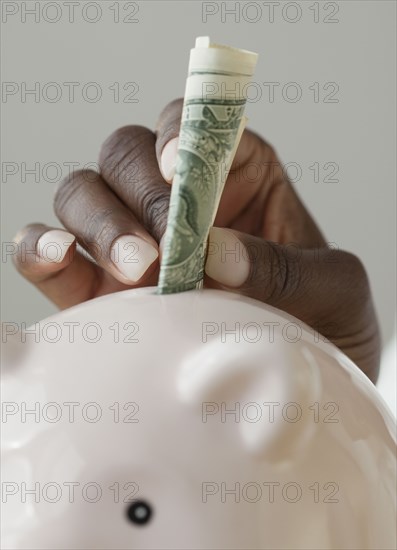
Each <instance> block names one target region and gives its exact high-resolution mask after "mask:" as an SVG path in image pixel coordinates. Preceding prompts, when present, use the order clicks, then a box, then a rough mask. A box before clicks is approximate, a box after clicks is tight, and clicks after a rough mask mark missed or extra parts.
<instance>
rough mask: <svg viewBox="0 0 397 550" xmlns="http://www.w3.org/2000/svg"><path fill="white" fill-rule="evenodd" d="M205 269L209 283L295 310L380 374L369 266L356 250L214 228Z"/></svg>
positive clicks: (366, 369)
mask: <svg viewBox="0 0 397 550" xmlns="http://www.w3.org/2000/svg"><path fill="white" fill-rule="evenodd" d="M205 272H206V275H207V277H209V279H208V278H207V281H206V282H207V286H212V287H216V288H221V289H225V290H230V291H232V292H237V293H239V294H243V295H245V296H249V297H251V298H255V299H257V300H260V301H262V302H266V303H267V304H269V305H272V306H274V307H277V308H279V309H281V310H283V311H286V312H287V313H289V314H291V315H294V316H295V317H297V318H298V319H301V320H302V321H303V322H304V323H306V324H307V325H309V326H311V327H312V328H314V329H315V330H317V331H318V332H320V333H321V334H323V335H324V336H326V337H327V338H328V339H330V340H331V341H332V342H333V343H335V344H336V345H337V346H338V347H340V348H342V349H343V350H344V351H345V353H347V354H348V355H350V357H351V358H352V359H353V360H354V361H355V362H356V363H357V364H358V365H359V366H360V368H362V370H363V371H364V372H366V374H368V375H371V377H372V379H374V378H376V375H377V369H378V368H379V356H378V355H379V345H378V344H377V345H374V342H377V341H378V340H379V334H378V329H377V324H376V322H374V320H375V319H376V316H375V313H374V310H373V304H372V299H371V293H370V289H369V284H368V279H367V276H366V273H365V269H364V268H363V266H362V264H361V262H360V261H359V260H358V258H356V257H355V256H354V255H352V254H349V253H347V252H344V251H339V250H330V249H329V248H326V247H321V248H318V249H301V248H298V247H297V245H296V244H295V243H291V246H289V245H278V244H276V243H271V242H269V241H265V240H263V239H260V238H257V237H253V236H251V235H248V234H245V233H240V232H237V231H233V230H229V229H220V228H212V229H211V231H210V238H209V245H208V255H207V260H206V266H205ZM357 339H358V340H359V342H360V346H357V344H356V342H357Z"/></svg>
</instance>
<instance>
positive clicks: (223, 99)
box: [157, 37, 258, 294]
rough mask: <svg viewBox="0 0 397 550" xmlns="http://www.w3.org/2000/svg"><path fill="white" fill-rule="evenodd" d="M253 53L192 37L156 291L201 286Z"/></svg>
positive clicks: (240, 121)
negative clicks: (208, 244)
mask: <svg viewBox="0 0 397 550" xmlns="http://www.w3.org/2000/svg"><path fill="white" fill-rule="evenodd" d="M257 57H258V56H257V54H256V53H253V52H248V51H245V50H239V49H236V48H230V47H228V46H221V45H218V44H211V42H210V39H209V38H208V37H199V38H197V39H196V45H195V48H193V49H192V50H191V52H190V61H189V71H188V77H187V81H186V89H185V97H184V103H183V111H182V120H181V128H180V133H179V143H178V151H177V158H176V173H175V176H174V179H173V183H172V190H171V198H170V207H169V213H168V221H167V228H166V232H165V236H164V241H163V253H162V259H161V266H160V276H159V283H158V289H157V290H158V293H160V294H171V293H174V292H183V291H185V290H192V289H195V288H201V287H202V284H203V278H204V261H205V255H206V248H207V240H208V234H209V230H210V227H211V226H212V225H213V223H214V219H215V215H216V211H217V209H218V205H219V200H220V197H221V194H222V191H223V187H224V184H225V181H226V178H227V175H228V173H229V170H230V167H231V164H232V162H233V157H234V155H235V152H236V150H237V147H238V144H239V141H240V137H241V135H242V133H243V131H244V127H245V123H246V119H245V117H244V107H245V103H246V99H247V90H248V87H249V84H250V82H251V79H252V76H253V74H254V70H255V65H256V62H257Z"/></svg>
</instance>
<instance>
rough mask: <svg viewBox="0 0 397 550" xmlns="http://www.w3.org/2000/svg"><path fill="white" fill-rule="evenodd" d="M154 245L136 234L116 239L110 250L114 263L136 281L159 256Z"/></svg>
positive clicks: (124, 273)
mask: <svg viewBox="0 0 397 550" xmlns="http://www.w3.org/2000/svg"><path fill="white" fill-rule="evenodd" d="M158 255H159V253H158V251H157V250H156V248H154V246H152V245H151V244H149V243H148V242H147V241H145V240H144V239H141V238H140V237H137V236H136V235H123V236H122V237H119V238H118V239H116V241H115V242H114V243H113V246H112V248H111V250H110V257H111V259H112V262H113V264H114V265H115V266H116V268H117V269H118V270H119V271H120V273H121V274H122V275H123V276H124V277H125V278H126V279H128V280H129V281H131V282H133V283H136V282H137V281H139V279H140V278H141V277H142V275H143V274H144V273H145V272H146V271H147V269H148V268H149V267H150V266H151V265H152V263H153V262H154V261H155V260H156V259H157V258H158Z"/></svg>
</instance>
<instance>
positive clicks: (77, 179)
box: [54, 170, 96, 220]
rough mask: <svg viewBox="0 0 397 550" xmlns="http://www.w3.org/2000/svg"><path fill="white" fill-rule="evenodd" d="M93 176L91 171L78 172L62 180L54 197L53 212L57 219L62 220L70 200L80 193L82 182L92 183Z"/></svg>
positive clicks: (94, 174) (93, 173)
mask: <svg viewBox="0 0 397 550" xmlns="http://www.w3.org/2000/svg"><path fill="white" fill-rule="evenodd" d="M95 176H96V173H95V172H94V171H93V170H78V171H75V172H72V173H71V174H69V175H68V176H66V177H65V178H63V180H62V181H61V182H60V184H59V186H58V188H57V190H56V192H55V196H54V210H55V213H56V215H57V216H58V218H59V219H61V220H62V218H64V216H65V212H66V211H67V209H68V207H69V205H70V203H71V200H72V199H74V198H75V197H76V195H77V196H78V194H79V193H80V192H81V189H82V185H83V184H84V182H87V183H88V182H89V181H90V180H91V181H93V178H94V177H95Z"/></svg>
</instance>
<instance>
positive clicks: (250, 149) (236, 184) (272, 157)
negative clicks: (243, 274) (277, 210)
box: [156, 99, 282, 230]
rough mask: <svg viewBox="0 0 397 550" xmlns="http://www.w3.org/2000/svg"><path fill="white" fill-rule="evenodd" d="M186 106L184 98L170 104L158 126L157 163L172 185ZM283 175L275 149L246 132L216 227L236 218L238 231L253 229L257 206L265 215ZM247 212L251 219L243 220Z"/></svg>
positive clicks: (229, 224) (226, 187) (229, 178)
mask: <svg viewBox="0 0 397 550" xmlns="http://www.w3.org/2000/svg"><path fill="white" fill-rule="evenodd" d="M182 107H183V100H182V99H176V100H174V101H172V102H171V103H169V104H168V105H167V106H166V107H165V108H164V109H163V111H162V112H161V114H160V117H159V119H158V121H157V126H156V137H157V139H156V156H157V162H158V164H159V167H160V171H161V173H162V176H163V178H164V179H165V180H166V181H167V182H168V183H172V180H173V177H174V175H175V169H176V156H177V148H178V141H179V131H180V124H181V116H182ZM281 176H282V167H281V165H280V162H278V160H277V155H276V153H275V151H274V149H273V148H272V147H271V146H270V145H269V144H268V143H266V142H265V141H264V140H263V139H262V138H260V137H259V136H258V135H256V134H255V133H254V132H252V131H250V130H245V131H244V132H243V135H242V137H241V140H240V143H239V146H238V148H237V151H236V154H235V157H234V159H233V162H232V166H231V168H230V171H229V174H228V177H227V181H226V184H225V188H224V190H223V193H222V196H221V200H220V204H219V208H218V211H217V214H216V224H217V225H219V226H234V225H235V224H234V221H235V219H236V220H237V223H238V227H237V228H238V229H240V230H244V229H248V228H249V227H250V226H252V219H253V215H252V208H253V204H254V206H255V208H257V209H258V212H261V210H263V204H264V202H265V201H266V199H267V197H268V195H269V193H270V192H271V189H272V187H275V186H277V185H279V184H280V181H281ZM244 212H246V213H247V220H244V218H241V214H242V213H243V214H244ZM258 219H259V218H258ZM240 225H241V226H240Z"/></svg>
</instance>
